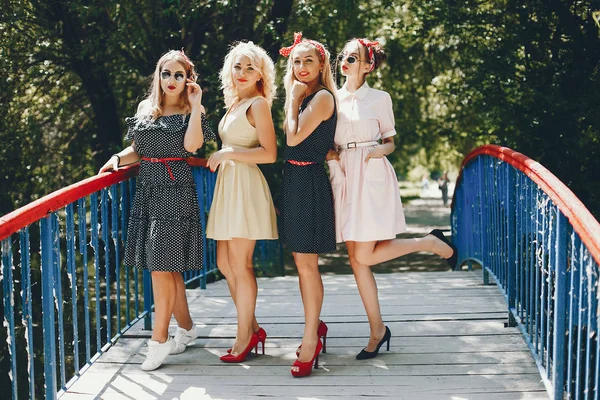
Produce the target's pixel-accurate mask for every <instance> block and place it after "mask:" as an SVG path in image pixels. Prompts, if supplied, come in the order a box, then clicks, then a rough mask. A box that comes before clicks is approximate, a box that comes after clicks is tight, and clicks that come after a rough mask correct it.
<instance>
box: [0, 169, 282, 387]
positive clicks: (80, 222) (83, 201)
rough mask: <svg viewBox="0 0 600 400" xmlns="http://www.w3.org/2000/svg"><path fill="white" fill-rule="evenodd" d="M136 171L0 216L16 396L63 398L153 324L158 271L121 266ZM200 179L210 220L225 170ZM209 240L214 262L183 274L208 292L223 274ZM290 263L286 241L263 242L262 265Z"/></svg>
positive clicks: (2, 339) (7, 337)
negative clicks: (134, 330)
mask: <svg viewBox="0 0 600 400" xmlns="http://www.w3.org/2000/svg"><path fill="white" fill-rule="evenodd" d="M135 175H137V168H131V169H129V170H123V171H119V172H116V173H113V174H105V176H102V177H94V178H90V179H87V180H85V181H83V182H80V183H79V184H76V185H73V186H72V187H69V188H65V189H63V190H61V191H59V192H56V193H54V194H52V195H49V196H47V197H46V198H44V199H41V200H39V201H37V202H34V203H32V204H31V205H29V206H26V207H24V208H23V209H20V210H17V211H16V212H15V213H11V214H19V215H18V216H17V217H16V218H13V217H14V215H12V217H11V214H9V215H8V216H5V217H2V218H0V239H2V241H1V250H0V252H1V261H2V269H1V273H2V275H1V276H0V278H1V279H2V293H3V295H2V298H3V301H2V303H1V304H0V306H1V308H2V313H3V315H4V325H5V327H6V330H0V343H6V346H4V347H3V346H0V360H2V361H4V362H6V361H7V360H8V361H9V362H8V365H2V361H0V370H2V369H3V368H2V367H5V368H4V370H8V371H9V373H8V374H6V376H0V387H2V392H3V393H6V392H8V390H9V389H8V388H10V392H11V395H12V398H13V399H17V398H30V399H34V398H36V397H38V398H43V397H45V398H56V397H57V396H59V395H60V394H61V393H62V392H63V391H64V390H65V389H67V388H68V387H70V386H71V385H72V383H73V382H74V381H75V380H76V379H77V378H78V377H79V375H80V374H81V373H83V372H84V371H85V370H86V369H87V368H88V367H89V365H91V364H92V363H93V362H94V361H95V360H96V359H97V358H98V357H99V356H100V355H101V354H102V353H103V352H105V351H106V350H108V348H110V347H111V346H112V345H113V344H114V343H115V341H116V340H117V339H118V338H119V337H120V336H122V335H123V334H124V333H125V332H126V331H127V330H128V329H129V328H130V327H131V326H133V325H134V324H135V323H137V322H138V321H140V320H141V319H144V326H145V329H150V328H151V321H150V317H151V310H152V290H151V283H150V274H149V273H148V272H147V271H144V272H143V273H142V272H140V271H138V270H137V269H135V268H131V267H125V266H123V265H122V262H123V260H122V255H123V252H124V246H125V242H126V240H127V222H128V217H129V209H130V206H131V203H132V199H133V196H134V194H135ZM194 177H195V180H196V183H197V189H198V202H199V204H200V209H201V223H202V226H206V217H207V214H208V211H209V209H210V204H211V202H212V193H213V190H214V184H215V178H216V174H215V173H212V172H210V171H209V170H208V169H207V168H204V167H195V168H194ZM15 220H17V222H15ZM204 245H205V252H204V257H205V259H204V266H205V268H204V269H203V270H200V271H189V272H185V273H184V280H185V281H186V284H189V283H192V282H194V281H197V282H198V286H199V287H200V288H202V289H204V288H206V278H207V275H210V274H211V273H214V272H215V271H216V246H215V243H214V241H212V240H206V237H204ZM281 260H282V258H281V248H280V246H279V242H278V241H259V242H258V243H257V246H256V251H255V265H256V266H257V267H259V268H271V269H273V266H276V269H277V270H278V271H280V272H281V271H283V270H282V265H281ZM19 318H20V319H21V323H20V324H19V323H18V322H17V321H18V319H19ZM25 355H26V356H25ZM42 372H43V373H42Z"/></svg>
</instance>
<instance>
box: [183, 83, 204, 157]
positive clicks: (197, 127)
mask: <svg viewBox="0 0 600 400" xmlns="http://www.w3.org/2000/svg"><path fill="white" fill-rule="evenodd" d="M186 90H187V91H188V99H189V100H190V104H191V106H192V113H191V115H190V120H189V122H188V127H187V130H186V131H185V136H184V137H183V148H184V149H185V150H186V151H189V152H190V153H194V152H195V151H196V150H198V149H199V148H200V147H202V145H203V144H204V132H203V130H202V114H203V113H205V110H204V106H203V105H202V89H201V88H200V86H199V85H198V84H197V83H196V82H194V81H193V80H191V79H188V82H187V88H186Z"/></svg>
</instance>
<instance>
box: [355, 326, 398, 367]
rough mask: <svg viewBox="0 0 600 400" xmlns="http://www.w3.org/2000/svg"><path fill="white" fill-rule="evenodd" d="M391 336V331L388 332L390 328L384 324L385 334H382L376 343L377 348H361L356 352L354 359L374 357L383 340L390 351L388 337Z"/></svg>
mask: <svg viewBox="0 0 600 400" xmlns="http://www.w3.org/2000/svg"><path fill="white" fill-rule="evenodd" d="M391 337H392V332H390V328H388V327H387V326H386V327H385V334H384V335H383V338H381V340H380V341H379V343H378V344H377V348H376V349H375V351H366V350H365V349H362V350H361V351H360V353H358V354H357V355H356V359H357V360H368V359H369V358H375V357H377V354H379V348H380V347H381V346H382V345H383V344H384V343H385V342H387V351H390V338H391Z"/></svg>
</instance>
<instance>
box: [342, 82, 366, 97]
mask: <svg viewBox="0 0 600 400" xmlns="http://www.w3.org/2000/svg"><path fill="white" fill-rule="evenodd" d="M342 90H343V91H345V92H346V93H347V94H348V95H350V96H354V97H356V98H357V99H359V100H362V99H364V98H365V96H366V95H367V92H368V91H369V84H368V83H367V81H365V83H363V84H362V86H361V87H359V88H358V89H357V90H356V92H354V93H350V92H349V91H348V89H347V88H346V84H345V83H344V86H342Z"/></svg>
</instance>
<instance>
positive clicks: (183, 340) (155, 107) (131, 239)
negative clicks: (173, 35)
mask: <svg viewBox="0 0 600 400" xmlns="http://www.w3.org/2000/svg"><path fill="white" fill-rule="evenodd" d="M201 101H202V90H201V89H200V86H198V84H196V72H195V71H194V64H193V63H192V62H191V61H190V60H189V59H188V58H187V57H186V56H185V54H184V53H183V51H176V50H172V51H169V52H168V53H166V54H165V55H163V56H162V57H161V58H160V60H158V63H157V65H156V70H155V71H154V77H153V80H152V86H151V92H150V95H149V96H148V98H147V99H145V100H143V101H142V102H141V103H140V105H139V106H138V110H137V113H136V116H135V117H133V118H127V119H126V122H127V126H128V128H129V129H128V132H127V136H126V137H125V140H129V141H132V144H131V146H129V147H127V148H126V149H124V150H123V151H121V152H120V153H118V154H115V155H113V156H112V157H111V158H110V160H109V161H108V162H107V163H106V164H105V165H104V166H103V167H102V168H101V169H100V173H102V172H105V171H109V170H111V169H112V170H117V169H118V167H119V166H120V165H128V164H133V163H135V162H138V161H139V162H140V172H139V176H138V179H137V185H136V194H135V199H134V201H133V206H132V208H131V213H130V218H129V226H128V230H127V233H128V235H127V236H128V238H127V245H126V248H125V259H124V263H125V265H128V266H130V265H131V266H136V267H137V268H140V269H147V270H149V271H150V272H151V276H152V289H153V293H154V301H155V303H154V304H155V319H154V330H153V331H152V338H151V339H150V340H149V341H148V353H147V356H146V360H145V361H144V363H143V364H142V369H143V370H146V371H148V370H153V369H156V368H158V367H159V366H160V365H161V364H162V363H163V361H164V360H165V358H166V357H167V356H168V355H169V354H174V353H180V352H182V351H184V350H185V348H186V346H187V344H189V343H190V342H192V341H193V340H194V339H195V338H196V336H198V334H197V332H196V327H195V325H194V324H193V322H192V319H191V316H190V312H189V309H188V304H187V299H186V296H185V285H184V282H183V277H182V275H181V272H184V271H187V270H193V269H201V268H202V259H203V254H202V228H201V225H200V209H199V205H198V199H197V194H196V185H195V183H194V179H193V176H192V170H191V168H190V166H189V165H188V164H187V163H186V161H185V158H186V157H190V156H191V155H192V153H193V152H195V151H196V150H198V149H199V148H200V147H201V146H202V145H203V143H204V140H205V139H214V133H213V132H212V131H211V130H210V128H209V127H208V125H207V124H206V117H205V115H204V107H203V106H202V104H201ZM171 315H174V316H175V319H176V320H177V325H178V328H177V333H176V335H175V338H174V340H172V339H171V338H170V337H169V333H168V328H169V321H170V319H171Z"/></svg>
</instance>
